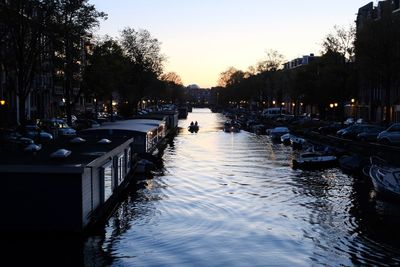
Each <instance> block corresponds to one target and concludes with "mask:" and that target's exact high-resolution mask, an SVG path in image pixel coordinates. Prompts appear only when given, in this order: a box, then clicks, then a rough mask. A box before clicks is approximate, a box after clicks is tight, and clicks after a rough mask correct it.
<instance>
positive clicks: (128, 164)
mask: <svg viewBox="0 0 400 267" xmlns="http://www.w3.org/2000/svg"><path fill="white" fill-rule="evenodd" d="M125 159H126V164H125V167H126V173H129V172H130V170H131V165H132V155H131V148H130V147H128V148H127V149H126V150H125Z"/></svg>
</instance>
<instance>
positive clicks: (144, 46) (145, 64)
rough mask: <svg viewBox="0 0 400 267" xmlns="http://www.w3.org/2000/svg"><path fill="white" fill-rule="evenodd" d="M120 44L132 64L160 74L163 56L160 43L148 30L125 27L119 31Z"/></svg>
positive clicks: (157, 74)
mask: <svg viewBox="0 0 400 267" xmlns="http://www.w3.org/2000/svg"><path fill="white" fill-rule="evenodd" d="M121 45H122V47H123V48H124V51H125V53H126V55H127V56H128V57H129V58H130V59H131V61H132V62H133V63H134V64H136V65H140V66H141V67H142V68H143V70H144V71H146V72H152V73H154V74H156V76H157V77H158V76H159V75H161V73H162V70H163V63H164V61H165V56H164V55H163V54H161V43H160V42H159V41H158V39H156V38H153V37H152V36H151V34H150V32H149V31H147V30H138V31H136V30H135V29H133V28H129V27H127V28H125V29H124V30H123V31H122V33H121Z"/></svg>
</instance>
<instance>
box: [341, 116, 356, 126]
mask: <svg viewBox="0 0 400 267" xmlns="http://www.w3.org/2000/svg"><path fill="white" fill-rule="evenodd" d="M354 122H355V121H354V118H347V119H346V120H345V121H344V122H343V124H344V125H346V126H349V125H352V124H354Z"/></svg>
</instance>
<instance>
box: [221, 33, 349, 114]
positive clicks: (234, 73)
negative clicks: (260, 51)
mask: <svg viewBox="0 0 400 267" xmlns="http://www.w3.org/2000/svg"><path fill="white" fill-rule="evenodd" d="M354 36H355V30H354V28H353V27H350V28H349V29H345V28H341V27H335V29H334V32H333V33H331V34H328V35H327V36H326V37H325V39H324V40H323V43H322V48H323V53H322V55H321V56H320V57H318V58H316V59H315V60H314V61H311V62H310V63H308V64H307V65H302V66H300V67H297V68H293V69H283V68H282V66H283V63H284V60H283V56H282V55H280V54H279V53H278V52H277V51H274V50H270V51H267V56H266V59H264V60H261V61H260V62H259V63H257V65H256V66H255V67H250V68H249V70H248V71H245V72H244V71H241V70H237V69H235V68H233V67H230V68H229V69H228V70H226V71H224V72H222V73H221V75H220V80H219V87H215V88H213V90H214V91H215V92H218V96H219V104H224V105H229V103H232V102H233V103H237V104H239V103H240V101H245V103H251V102H253V103H257V104H258V106H259V107H260V108H263V107H266V106H272V103H275V104H276V106H280V105H281V103H282V102H290V103H292V104H293V103H294V105H296V106H297V107H298V106H299V105H300V104H302V105H304V106H312V107H316V108H318V110H319V113H320V115H321V116H322V117H324V116H325V114H326V111H327V109H328V107H329V104H330V103H339V104H340V105H338V109H343V103H345V102H346V101H348V100H349V99H350V98H352V97H355V95H356V94H357V69H356V68H355V66H354V62H353V60H354ZM214 95H216V93H214ZM273 101H274V102H273ZM340 113H343V112H340Z"/></svg>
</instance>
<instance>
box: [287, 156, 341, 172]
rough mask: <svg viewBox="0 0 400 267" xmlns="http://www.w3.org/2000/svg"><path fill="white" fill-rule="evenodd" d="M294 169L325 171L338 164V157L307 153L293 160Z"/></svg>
mask: <svg viewBox="0 0 400 267" xmlns="http://www.w3.org/2000/svg"><path fill="white" fill-rule="evenodd" d="M292 163H293V169H324V168H330V167H334V166H335V165H336V164H337V158H336V156H333V155H329V154H323V153H319V152H305V153H302V154H300V156H299V157H298V158H297V159H294V160H293V162H292Z"/></svg>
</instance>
